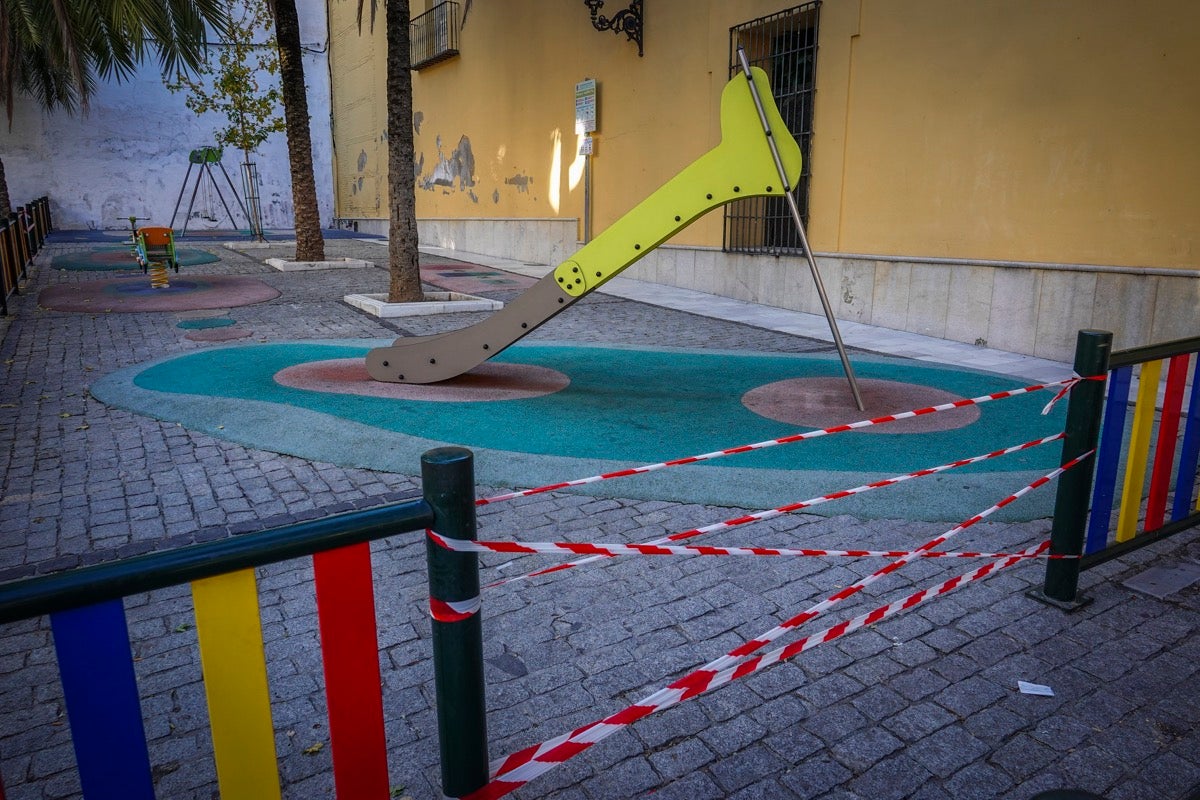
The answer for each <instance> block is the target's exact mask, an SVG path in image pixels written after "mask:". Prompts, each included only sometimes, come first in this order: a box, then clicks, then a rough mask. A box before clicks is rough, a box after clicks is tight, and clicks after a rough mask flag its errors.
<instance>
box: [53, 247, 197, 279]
mask: <svg viewBox="0 0 1200 800" xmlns="http://www.w3.org/2000/svg"><path fill="white" fill-rule="evenodd" d="M175 256H176V258H177V259H178V260H179V265H180V266H181V267H194V266H196V265H198V264H213V263H216V262H217V261H220V260H221V259H220V258H218V257H217V256H215V255H213V254H212V253H209V252H208V251H206V250H200V249H197V248H195V247H177V248H176V250H175ZM50 266H51V267H53V268H54V269H65V270H74V271H84V272H96V271H105V270H118V269H137V270H140V269H141V266H140V265H139V264H138V263H137V259H136V258H134V257H133V255H131V254H130V252H129V245H127V244H126V245H102V246H99V247H94V248H92V249H91V250H85V251H80V252H74V253H62V254H60V255H57V256H55V257H54V258H52V259H50Z"/></svg>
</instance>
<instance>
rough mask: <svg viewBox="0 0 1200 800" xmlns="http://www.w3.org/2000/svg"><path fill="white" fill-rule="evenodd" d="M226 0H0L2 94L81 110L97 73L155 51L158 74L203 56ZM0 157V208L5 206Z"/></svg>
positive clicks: (106, 76)
mask: <svg viewBox="0 0 1200 800" xmlns="http://www.w3.org/2000/svg"><path fill="white" fill-rule="evenodd" d="M225 6H226V3H225V2H224V0H53V2H50V1H48V0H38V1H37V2H29V0H0V100H2V101H3V102H4V107H5V110H6V112H7V114H8V123H9V126H10V127H11V126H12V119H13V107H14V103H15V101H16V97H17V95H24V96H26V97H29V98H31V99H33V100H34V101H35V102H37V103H38V104H39V105H41V107H42V108H43V109H45V110H47V111H54V110H58V109H62V110H64V111H66V112H67V113H69V114H73V113H75V112H76V111H80V112H84V113H86V112H87V110H88V101H89V100H90V99H91V97H92V95H93V94H94V93H95V90H96V87H97V85H98V83H99V82H100V81H106V80H117V81H123V80H126V79H128V78H130V77H132V75H133V74H134V71H135V70H136V68H137V66H138V64H140V63H142V62H143V61H144V60H145V58H146V57H147V56H149V55H151V54H153V55H154V56H155V57H156V58H157V60H158V63H159V67H160V68H161V69H162V72H163V74H164V75H168V74H174V73H177V72H182V71H186V70H194V69H196V68H198V67H199V65H200V64H201V63H202V62H203V60H204V42H205V37H206V33H205V28H206V26H208V27H211V28H212V29H213V30H215V31H218V32H220V31H223V30H224V29H225V26H226V24H227V20H228V15H227V14H226V10H225ZM11 210H12V209H11V202H10V199H9V196H8V183H7V181H6V180H5V177H4V161H3V158H2V157H0V213H2V214H5V215H7V214H9V213H10V212H11Z"/></svg>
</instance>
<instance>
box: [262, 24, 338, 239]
mask: <svg viewBox="0 0 1200 800" xmlns="http://www.w3.org/2000/svg"><path fill="white" fill-rule="evenodd" d="M268 5H269V7H270V9H271V14H272V16H274V17H275V39H276V41H277V42H278V44H279V89H280V91H281V92H282V94H283V118H284V123H285V125H286V129H287V142H288V164H289V166H290V167H291V172H292V209H293V213H294V215H295V226H296V260H297V261H324V260H325V237H324V235H323V234H322V233H321V216H320V212H319V211H318V210H317V184H316V180H315V179H314V178H313V158H312V138H311V136H310V134H309V129H308V96H307V94H306V92H305V85H304V62H303V58H304V56H303V53H302V52H301V50H300V18H299V15H298V14H297V13H296V0H268Z"/></svg>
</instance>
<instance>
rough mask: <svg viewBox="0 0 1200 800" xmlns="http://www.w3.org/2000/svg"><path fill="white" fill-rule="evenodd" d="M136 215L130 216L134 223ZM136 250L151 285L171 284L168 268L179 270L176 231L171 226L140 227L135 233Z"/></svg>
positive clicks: (165, 285)
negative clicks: (176, 253) (176, 252)
mask: <svg viewBox="0 0 1200 800" xmlns="http://www.w3.org/2000/svg"><path fill="white" fill-rule="evenodd" d="M134 219H135V217H130V218H129V220H130V224H131V225H132V224H133V220H134ZM135 251H136V254H137V260H138V264H140V265H141V267H142V272H147V273H149V275H150V286H152V287H153V288H155V289H166V288H167V287H169V286H170V285H171V284H170V283H169V282H168V280H167V270H168V269H174V270H175V271H176V272H179V259H178V258H177V257H176V255H175V231H173V230H172V229H171V228H162V227H152V226H147V227H144V228H138V229H137V231H136V233H135Z"/></svg>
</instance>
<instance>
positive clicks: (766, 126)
mask: <svg viewBox="0 0 1200 800" xmlns="http://www.w3.org/2000/svg"><path fill="white" fill-rule="evenodd" d="M737 54H738V61H740V62H741V64H742V73H743V74H744V75H745V76H746V82H747V84H749V86H750V96H751V97H752V98H754V107H755V108H756V109H758V119H759V121H760V122H761V123H762V126H763V133H765V134H766V136H767V144H768V145H769V146H770V148H771V157H772V158H774V159H775V169H776V171H778V172H779V180H780V181H781V182H782V183H783V196H784V198H785V199H786V200H787V206H788V210H789V211H790V212H791V214H792V222H794V223H795V225H796V232H797V233H798V234H800V244H801V246H802V247H803V248H804V256H805V258H807V259H808V269H809V272H811V273H812V276H813V283H815V284H816V286H817V295H818V296H819V297H820V298H821V308H822V309H824V310H825V319H826V320H828V322H829V331H830V333H832V334H833V344H834V346H835V347H836V348H837V351H838V358H840V359H841V360H842V369H843V370H844V371H845V373H846V380H847V381H849V382H850V392H851V393H852V394H853V395H854V405H856V406H857V407H858V410H859V411H863V410H864V406H863V401H862V394H860V393H859V391H858V381H857V380H855V377H854V367H852V366H851V365H850V358H849V357H848V356H847V355H846V346H845V345H844V344H843V343H842V334H841V332H840V331H839V330H838V326H837V320H836V319H834V317H833V307H832V306H831V305H830V304H829V296H828V295H827V294H825V284H824V282H823V281H822V280H821V273H820V272H818V271H817V262H816V259H814V258H813V255H812V248H810V247H809V246H808V237H807V236H806V235H805V234H804V222H803V221H802V220H801V219H800V208H799V206H797V205H796V198H795V197H793V196H792V186H791V183H789V182H788V177H787V170H785V169H784V168H783V161H782V160H781V159H780V158H779V148H778V147H776V145H775V136H774V135H773V134H772V133H771V124H770V122H768V121H767V112H766V110H765V109H764V108H763V103H762V98H760V97H759V96H758V86H757V85H755V83H754V78H753V76H752V75H751V73H750V62H749V60H747V58H746V51H745V50H744V49H743V48H742V47H741V45H739V46H738V49H737Z"/></svg>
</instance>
